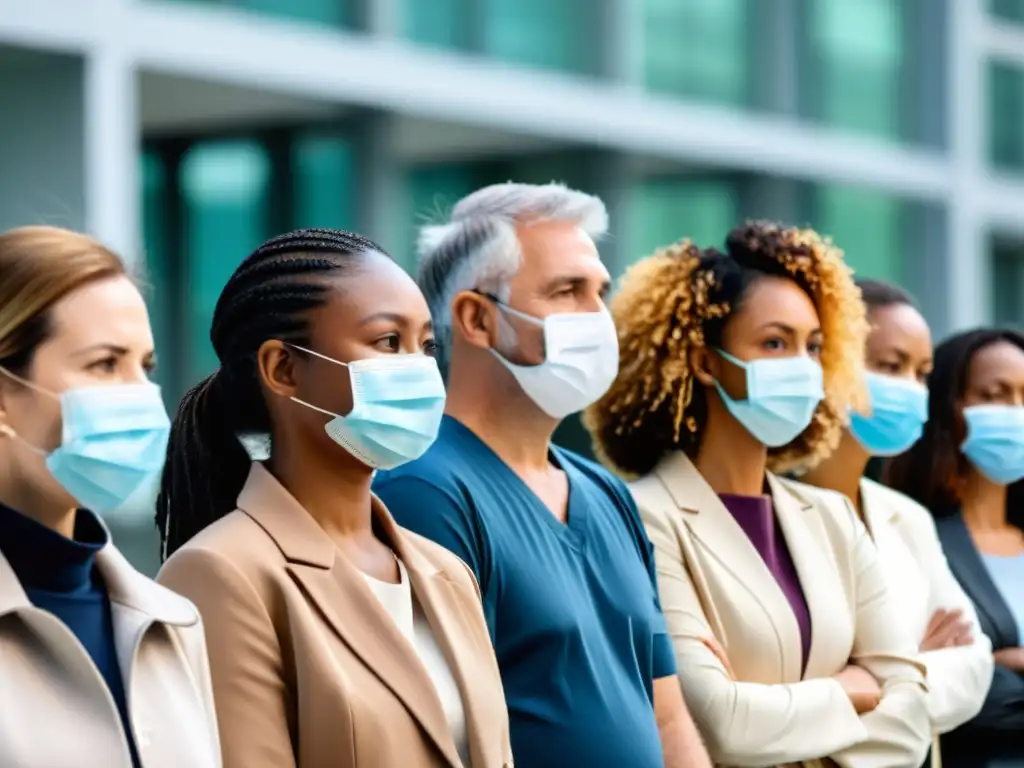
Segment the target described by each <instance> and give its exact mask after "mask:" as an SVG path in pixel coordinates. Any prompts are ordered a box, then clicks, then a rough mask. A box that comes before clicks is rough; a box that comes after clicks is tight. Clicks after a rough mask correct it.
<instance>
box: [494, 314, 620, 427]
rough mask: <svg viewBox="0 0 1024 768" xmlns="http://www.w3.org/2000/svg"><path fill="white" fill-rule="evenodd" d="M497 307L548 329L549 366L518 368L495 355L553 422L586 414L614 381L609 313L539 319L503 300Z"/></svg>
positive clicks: (614, 338) (615, 351)
mask: <svg viewBox="0 0 1024 768" xmlns="http://www.w3.org/2000/svg"><path fill="white" fill-rule="evenodd" d="M498 308H499V309H500V310H502V311H503V312H508V313H509V314H512V315H515V316H517V317H521V318H522V319H524V320H527V321H529V322H531V323H534V324H535V325H539V326H541V327H542V328H543V329H544V362H543V363H540V364H539V365H517V364H516V363H511V362H509V361H508V360H506V359H505V358H504V357H502V356H501V354H499V353H498V352H497V351H495V350H494V349H492V350H491V352H492V354H493V355H494V356H495V357H496V358H497V359H498V360H499V361H500V362H501V364H502V365H504V366H505V367H506V368H508V370H509V371H510V372H511V373H512V375H513V376H515V378H516V381H517V382H519V386H520V387H521V388H522V390H523V392H525V393H526V394H527V395H529V397H530V399H532V400H533V401H534V402H535V403H536V404H537V406H538V407H539V408H540V409H541V410H542V411H544V413H546V414H548V415H549V416H550V417H551V418H553V419H564V418H565V417H566V416H568V415H569V414H571V413H576V412H577V411H582V410H583V409H584V408H586V407H587V406H588V405H590V404H591V403H594V402H596V401H597V399H598V398H599V397H601V395H603V394H604V393H605V392H607V391H608V388H609V387H610V386H611V385H612V382H614V381H615V376H616V375H617V374H618V372H619V338H618V334H617V333H616V332H615V323H614V322H613V321H612V316H611V315H610V314H609V313H608V311H607V310H601V311H600V312H575V313H560V314H554V315H548V316H547V317H545V318H543V319H540V318H536V317H533V316H531V315H527V314H524V313H523V312H520V311H518V310H515V309H512V308H511V307H508V306H506V305H505V304H502V303H500V302H498Z"/></svg>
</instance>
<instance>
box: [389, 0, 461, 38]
mask: <svg viewBox="0 0 1024 768" xmlns="http://www.w3.org/2000/svg"><path fill="white" fill-rule="evenodd" d="M473 2H474V0H430V2H424V0H403V2H402V11H403V13H402V18H403V21H404V24H405V36H406V37H407V38H408V39H409V40H412V41H413V42H416V43H423V44H425V45H436V46H440V47H442V48H453V49H456V50H465V49H468V48H470V47H471V46H472V35H471V32H472V26H473V23H472V19H473Z"/></svg>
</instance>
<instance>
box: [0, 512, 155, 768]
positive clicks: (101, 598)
mask: <svg viewBox="0 0 1024 768" xmlns="http://www.w3.org/2000/svg"><path fill="white" fill-rule="evenodd" d="M107 540H108V537H107V532H106V529H105V528H104V527H103V526H102V525H101V524H100V522H99V520H97V519H96V517H95V516H94V515H93V513H92V512H88V511H86V510H81V511H79V513H78V514H77V515H76V516H75V532H74V539H68V538H65V537H64V536H62V535H60V534H59V533H57V532H56V531H53V530H51V529H50V528H47V527H46V526H45V525H42V524H40V523H37V522H36V521H35V520H32V519H31V518H29V517H25V516H24V515H22V514H19V513H18V512H15V511H14V510H13V509H10V508H9V507H5V506H4V505H3V504H0V552H3V554H4V557H5V558H7V561H8V562H9V563H10V564H11V568H13V569H14V573H15V575H16V576H17V577H18V581H19V582H20V583H21V586H22V588H23V589H24V590H25V593H26V594H27V595H28V599H29V600H30V601H31V602H32V604H33V605H34V606H36V607H37V608H42V609H43V610H45V611H48V612H50V613H52V614H53V615H54V616H56V617H57V618H58V619H60V620H61V621H63V622H64V623H65V624H66V625H67V627H68V629H70V630H71V631H72V632H73V633H74V634H75V637H77V638H78V641H79V642H80V643H81V644H82V646H83V647H84V648H85V650H86V651H87V652H88V654H89V656H90V657H91V658H92V660H93V663H95V665H96V668H97V669H98V670H99V672H100V674H101V675H102V676H103V679H104V680H105V681H106V683H107V688H108V689H109V690H110V693H111V695H112V696H113V698H114V702H115V703H116V704H117V709H118V712H120V715H121V722H122V723H123V724H124V729H125V733H126V734H127V735H128V746H129V748H130V749H131V753H132V763H133V765H135V766H136V768H138V766H139V756H138V752H137V751H136V748H135V741H134V739H133V738H132V729H131V720H130V718H129V717H128V707H127V702H126V700H125V691H124V682H123V680H122V678H121V667H120V666H119V665H118V660H117V651H116V648H115V645H114V624H113V618H112V615H111V610H110V599H109V598H108V597H107V589H106V586H105V585H104V583H103V579H102V578H101V576H100V573H99V569H98V568H97V567H96V553H97V552H99V551H100V550H101V549H103V547H104V546H105V545H106V544H107Z"/></svg>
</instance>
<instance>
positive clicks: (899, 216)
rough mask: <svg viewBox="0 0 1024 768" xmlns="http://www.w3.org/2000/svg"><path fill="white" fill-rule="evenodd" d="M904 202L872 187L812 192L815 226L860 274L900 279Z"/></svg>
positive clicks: (901, 276)
mask: <svg viewBox="0 0 1024 768" xmlns="http://www.w3.org/2000/svg"><path fill="white" fill-rule="evenodd" d="M903 208H904V206H903V203H902V201H901V200H898V199H896V198H892V197H888V196H886V195H885V194H884V193H882V192H879V191H878V190H874V189H864V188H860V187H839V186H825V187H819V188H817V189H816V190H815V191H814V211H815V216H814V222H813V224H814V227H815V229H817V231H818V232H820V233H821V234H822V235H824V236H828V237H831V238H832V240H833V242H835V244H836V245H837V246H838V247H839V248H841V249H842V250H843V253H844V254H845V257H846V263H847V264H849V265H850V267H852V268H853V270H854V271H855V272H856V274H857V275H858V276H859V277H873V278H877V279H879V280H888V281H891V282H895V283H900V282H902V281H903V277H904V269H903V264H904V260H903V253H902V251H903V238H902V231H903V229H902V228H903V223H902V222H903Z"/></svg>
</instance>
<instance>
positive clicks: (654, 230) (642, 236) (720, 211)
mask: <svg viewBox="0 0 1024 768" xmlns="http://www.w3.org/2000/svg"><path fill="white" fill-rule="evenodd" d="M627 211H628V213H627V216H628V219H627V225H626V226H627V242H628V244H629V248H628V251H627V253H628V254H629V257H630V261H637V260H638V259H641V258H643V257H645V256H649V255H650V254H652V253H653V252H654V250H655V249H656V248H660V247H662V246H665V245H669V244H671V243H673V242H675V241H677V240H681V239H682V238H684V237H688V238H690V239H691V240H693V241H694V242H695V243H697V245H699V246H701V247H708V246H718V247H721V244H722V243H723V242H724V240H725V236H726V234H727V233H728V231H729V230H730V229H731V228H732V227H733V226H735V224H736V220H737V217H738V216H739V203H738V201H737V197H736V191H735V189H734V188H733V185H732V184H731V183H730V182H727V181H717V180H714V179H711V180H702V179H685V178H669V179H650V180H648V181H646V182H644V183H642V184H640V185H638V186H637V187H635V188H634V189H632V190H631V191H630V194H629V198H628V209H627Z"/></svg>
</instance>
